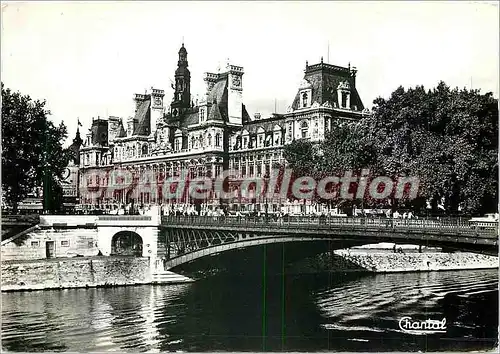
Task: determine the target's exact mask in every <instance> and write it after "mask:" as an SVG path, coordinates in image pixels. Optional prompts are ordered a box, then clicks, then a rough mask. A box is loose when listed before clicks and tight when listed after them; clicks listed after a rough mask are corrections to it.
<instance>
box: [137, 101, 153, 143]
mask: <svg viewBox="0 0 500 354" xmlns="http://www.w3.org/2000/svg"><path fill="white" fill-rule="evenodd" d="M150 107H151V95H146V96H145V99H144V100H143V101H140V102H138V107H137V110H136V111H135V117H134V120H136V121H137V122H139V124H138V125H137V127H136V128H135V130H134V134H133V135H143V136H144V135H146V136H147V135H149V134H150V133H151V131H150V126H151V111H150Z"/></svg>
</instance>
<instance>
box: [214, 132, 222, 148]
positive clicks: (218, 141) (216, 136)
mask: <svg viewBox="0 0 500 354" xmlns="http://www.w3.org/2000/svg"><path fill="white" fill-rule="evenodd" d="M220 143H221V141H220V134H219V133H217V134H216V135H215V146H216V147H219V146H220Z"/></svg>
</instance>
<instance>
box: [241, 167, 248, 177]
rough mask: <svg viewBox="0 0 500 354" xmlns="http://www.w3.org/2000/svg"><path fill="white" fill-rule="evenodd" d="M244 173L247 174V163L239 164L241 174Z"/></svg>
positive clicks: (243, 175)
mask: <svg viewBox="0 0 500 354" xmlns="http://www.w3.org/2000/svg"><path fill="white" fill-rule="evenodd" d="M246 175H247V165H246V164H242V165H241V176H242V177H245V176H246Z"/></svg>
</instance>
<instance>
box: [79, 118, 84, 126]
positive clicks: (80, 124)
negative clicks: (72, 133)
mask: <svg viewBox="0 0 500 354" xmlns="http://www.w3.org/2000/svg"><path fill="white" fill-rule="evenodd" d="M78 126H79V127H83V125H82V123H80V118H78Z"/></svg>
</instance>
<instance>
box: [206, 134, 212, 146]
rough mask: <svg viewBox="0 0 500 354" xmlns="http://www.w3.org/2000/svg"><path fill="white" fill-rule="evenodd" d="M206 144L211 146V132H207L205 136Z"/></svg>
mask: <svg viewBox="0 0 500 354" xmlns="http://www.w3.org/2000/svg"><path fill="white" fill-rule="evenodd" d="M207 145H208V146H212V135H211V134H208V136H207Z"/></svg>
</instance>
